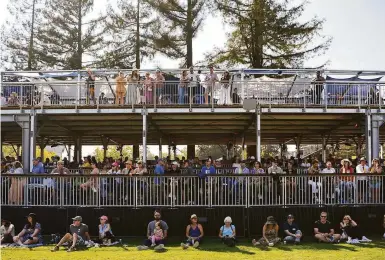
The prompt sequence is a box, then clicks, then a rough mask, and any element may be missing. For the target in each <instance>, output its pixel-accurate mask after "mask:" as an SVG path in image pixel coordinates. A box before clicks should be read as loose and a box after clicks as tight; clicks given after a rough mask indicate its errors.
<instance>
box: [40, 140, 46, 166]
mask: <svg viewBox="0 0 385 260" xmlns="http://www.w3.org/2000/svg"><path fill="white" fill-rule="evenodd" d="M39 148H40V158H41V161H42V163H44V160H45V158H44V148H45V142H44V141H41V142H40V144H39Z"/></svg>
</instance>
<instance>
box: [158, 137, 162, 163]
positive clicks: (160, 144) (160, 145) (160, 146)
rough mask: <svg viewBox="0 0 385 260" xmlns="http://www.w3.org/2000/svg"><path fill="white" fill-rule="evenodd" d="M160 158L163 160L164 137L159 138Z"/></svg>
mask: <svg viewBox="0 0 385 260" xmlns="http://www.w3.org/2000/svg"><path fill="white" fill-rule="evenodd" d="M159 158H162V137H161V138H159Z"/></svg>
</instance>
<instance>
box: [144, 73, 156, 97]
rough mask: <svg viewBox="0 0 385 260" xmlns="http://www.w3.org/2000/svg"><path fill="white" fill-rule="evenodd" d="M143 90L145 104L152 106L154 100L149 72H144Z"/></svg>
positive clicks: (152, 82) (152, 84) (152, 81)
mask: <svg viewBox="0 0 385 260" xmlns="http://www.w3.org/2000/svg"><path fill="white" fill-rule="evenodd" d="M143 89H144V93H145V96H146V104H152V103H153V100H154V95H153V93H154V91H153V89H154V80H153V79H152V78H151V77H150V72H146V78H145V79H144V80H143Z"/></svg>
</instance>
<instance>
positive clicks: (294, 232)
mask: <svg viewBox="0 0 385 260" xmlns="http://www.w3.org/2000/svg"><path fill="white" fill-rule="evenodd" d="M283 232H284V233H285V237H284V239H283V241H284V243H286V242H294V243H295V244H299V243H300V242H301V237H302V232H301V230H299V227H298V225H297V223H295V222H294V216H293V215H292V214H289V215H288V216H287V221H286V222H285V223H284V224H283Z"/></svg>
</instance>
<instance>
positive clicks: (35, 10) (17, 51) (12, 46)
mask: <svg viewBox="0 0 385 260" xmlns="http://www.w3.org/2000/svg"><path fill="white" fill-rule="evenodd" d="M43 8H44V5H43V0H10V1H9V2H8V5H7V11H8V12H9V14H10V16H9V18H8V19H7V20H6V21H5V23H4V24H3V26H2V28H1V29H0V34H1V41H0V48H1V57H0V59H1V64H0V65H1V66H3V67H5V68H7V69H13V70H23V69H27V70H32V69H39V68H41V63H40V62H39V60H38V59H37V57H36V55H35V46H34V43H35V41H36V40H35V38H36V35H35V34H36V32H37V28H38V26H39V24H40V23H41V21H42V15H41V13H42V10H43Z"/></svg>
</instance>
